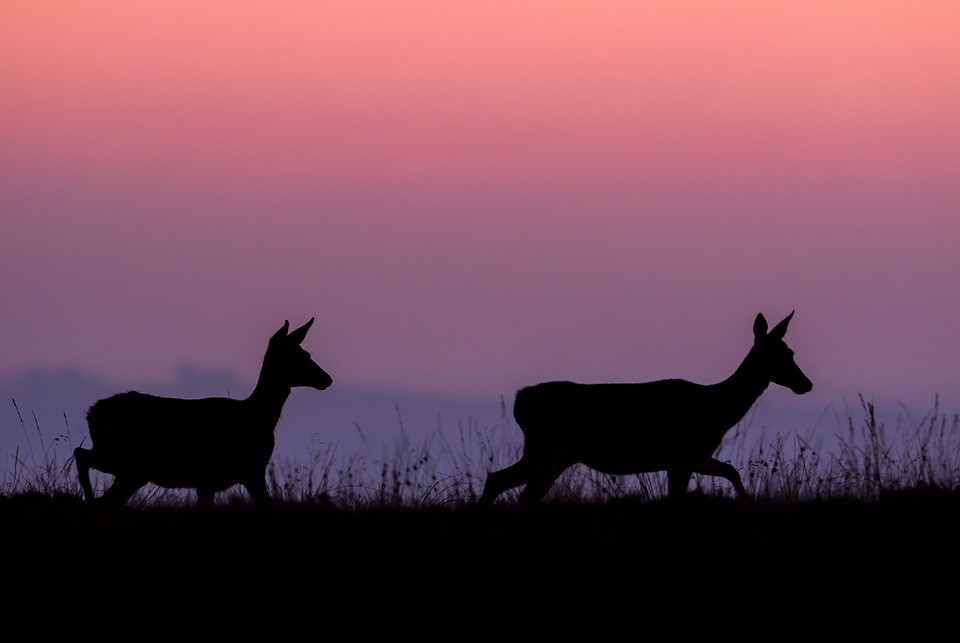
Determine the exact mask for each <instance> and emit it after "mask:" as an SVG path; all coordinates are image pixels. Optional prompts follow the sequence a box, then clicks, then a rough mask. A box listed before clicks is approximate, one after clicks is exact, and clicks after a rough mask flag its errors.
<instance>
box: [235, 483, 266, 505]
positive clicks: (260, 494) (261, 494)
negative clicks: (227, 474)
mask: <svg viewBox="0 0 960 643" xmlns="http://www.w3.org/2000/svg"><path fill="white" fill-rule="evenodd" d="M242 484H243V486H244V487H246V488H247V493H249V494H250V497H251V498H253V499H254V501H255V502H256V503H257V504H263V503H267V502H270V494H269V493H267V482H266V480H265V479H264V478H252V479H250V480H247V481H245V482H243V483H242Z"/></svg>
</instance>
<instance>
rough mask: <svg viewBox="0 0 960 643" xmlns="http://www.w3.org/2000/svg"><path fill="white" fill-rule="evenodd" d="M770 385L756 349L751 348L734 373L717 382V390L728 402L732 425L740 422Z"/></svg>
mask: <svg viewBox="0 0 960 643" xmlns="http://www.w3.org/2000/svg"><path fill="white" fill-rule="evenodd" d="M768 386H770V379H769V378H767V377H766V376H765V375H764V374H763V373H762V371H761V369H760V364H759V360H758V358H757V356H756V355H755V353H754V351H753V350H751V351H750V352H749V353H747V356H746V357H745V358H744V360H743V362H741V364H740V366H739V367H738V368H737V370H736V371H734V373H733V375H731V376H730V377H728V378H727V379H725V380H724V381H722V382H720V383H719V384H716V390H717V391H718V392H719V393H720V396H721V398H722V399H723V401H724V402H725V403H726V404H727V408H728V410H729V418H730V419H732V421H731V423H730V426H733V424H736V423H737V422H739V421H740V420H741V419H742V418H743V416H744V415H746V414H747V411H749V410H750V407H751V406H753V403H754V402H756V401H757V398H758V397H760V395H761V394H762V393H763V392H764V391H765V390H767V387H768Z"/></svg>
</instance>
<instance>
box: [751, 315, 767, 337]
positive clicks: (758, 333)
mask: <svg viewBox="0 0 960 643" xmlns="http://www.w3.org/2000/svg"><path fill="white" fill-rule="evenodd" d="M766 336H767V320H766V319H764V318H763V314H762V313H758V314H757V318H756V319H755V320H754V322H753V339H754V341H756V340H758V339H760V338H761V337H766Z"/></svg>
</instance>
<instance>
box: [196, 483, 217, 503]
mask: <svg viewBox="0 0 960 643" xmlns="http://www.w3.org/2000/svg"><path fill="white" fill-rule="evenodd" d="M215 493H216V492H215V491H211V490H210V489H203V488H201V487H197V506H198V507H204V508H207V507H212V506H213V496H214V494H215Z"/></svg>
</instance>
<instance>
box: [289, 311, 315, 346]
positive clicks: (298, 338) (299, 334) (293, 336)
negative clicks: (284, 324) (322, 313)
mask: <svg viewBox="0 0 960 643" xmlns="http://www.w3.org/2000/svg"><path fill="white" fill-rule="evenodd" d="M313 320H314V318H313V317H311V318H310V321H308V322H307V323H306V324H304V325H303V326H301V327H300V328H298V329H297V330H295V331H293V332H292V333H290V335H289V336H288V339H289V340H290V341H291V342H293V343H294V344H299V343H300V342H302V341H303V338H304V337H306V336H307V331H308V330H310V326H312V325H313Z"/></svg>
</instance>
